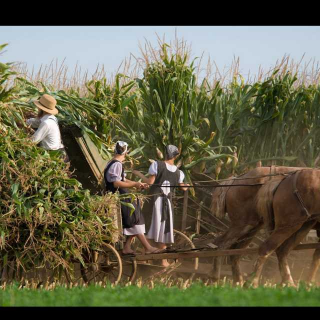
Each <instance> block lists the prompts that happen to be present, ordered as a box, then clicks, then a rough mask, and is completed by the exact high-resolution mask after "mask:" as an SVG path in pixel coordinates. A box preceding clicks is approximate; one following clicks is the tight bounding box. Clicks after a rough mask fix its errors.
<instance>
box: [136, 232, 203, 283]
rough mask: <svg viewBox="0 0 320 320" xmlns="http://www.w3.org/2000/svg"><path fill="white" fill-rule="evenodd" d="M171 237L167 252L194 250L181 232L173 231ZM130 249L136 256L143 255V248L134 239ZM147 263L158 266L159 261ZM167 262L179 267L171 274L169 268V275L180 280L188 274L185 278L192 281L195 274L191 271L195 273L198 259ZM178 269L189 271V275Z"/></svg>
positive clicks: (192, 245) (190, 242)
mask: <svg viewBox="0 0 320 320" xmlns="http://www.w3.org/2000/svg"><path fill="white" fill-rule="evenodd" d="M173 236H174V244H173V245H171V246H168V247H167V250H168V251H176V250H179V251H180V250H181V251H183V250H190V249H195V246H194V244H193V243H192V241H191V240H190V239H189V238H188V237H187V236H186V235H185V234H183V233H182V232H180V231H178V230H175V229H173ZM132 247H133V249H134V250H135V252H136V254H144V248H143V246H142V245H141V243H140V241H139V240H138V239H134V242H133V245H132ZM147 262H149V263H151V264H153V265H159V264H160V260H148V261H147ZM168 262H169V263H172V264H173V263H174V262H176V263H179V264H181V265H180V266H179V268H178V269H177V270H175V271H173V272H171V269H170V268H169V269H168V272H167V273H170V272H171V273H170V274H174V275H175V276H178V277H182V278H185V277H186V275H187V274H188V276H187V277H188V278H191V279H192V278H193V277H194V275H195V273H194V272H192V271H195V270H197V269H198V265H199V258H188V259H181V258H179V259H175V260H172V259H170V260H168ZM179 269H180V270H182V269H184V270H186V269H189V270H190V273H189V272H187V273H182V272H179Z"/></svg>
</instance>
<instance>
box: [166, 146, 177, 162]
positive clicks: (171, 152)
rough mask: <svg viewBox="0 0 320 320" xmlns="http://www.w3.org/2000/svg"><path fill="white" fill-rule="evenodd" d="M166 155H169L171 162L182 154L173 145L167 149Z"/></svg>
mask: <svg viewBox="0 0 320 320" xmlns="http://www.w3.org/2000/svg"><path fill="white" fill-rule="evenodd" d="M166 153H167V159H168V160H170V159H172V158H174V157H175V156H177V155H178V154H180V152H179V149H178V148H177V147H176V146H174V145H172V144H169V145H168V146H167V147H166Z"/></svg>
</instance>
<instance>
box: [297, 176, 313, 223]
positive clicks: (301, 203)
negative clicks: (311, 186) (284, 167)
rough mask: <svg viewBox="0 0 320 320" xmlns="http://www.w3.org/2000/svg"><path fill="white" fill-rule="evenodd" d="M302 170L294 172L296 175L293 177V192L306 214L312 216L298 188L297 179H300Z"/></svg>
mask: <svg viewBox="0 0 320 320" xmlns="http://www.w3.org/2000/svg"><path fill="white" fill-rule="evenodd" d="M300 172H301V170H299V171H296V172H295V173H294V177H293V193H294V195H295V196H296V197H297V199H298V201H299V203H300V205H301V207H302V212H303V213H305V214H306V216H307V217H311V214H310V213H309V211H308V209H307V208H306V206H305V204H304V202H303V200H302V198H301V195H300V193H299V191H298V189H297V179H298V176H299V174H300Z"/></svg>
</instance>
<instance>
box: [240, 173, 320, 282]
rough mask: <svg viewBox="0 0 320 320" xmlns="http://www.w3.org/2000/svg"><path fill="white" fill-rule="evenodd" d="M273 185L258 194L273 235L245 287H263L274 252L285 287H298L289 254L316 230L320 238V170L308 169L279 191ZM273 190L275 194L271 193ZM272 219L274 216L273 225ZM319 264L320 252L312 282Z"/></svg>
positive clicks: (280, 185) (290, 178) (316, 254)
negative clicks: (265, 268)
mask: <svg viewBox="0 0 320 320" xmlns="http://www.w3.org/2000/svg"><path fill="white" fill-rule="evenodd" d="M271 184H272V182H268V183H267V184H266V185H265V186H263V187H262V188H261V190H260V191H259V192H258V194H257V199H258V200H257V205H256V208H257V210H258V212H259V214H260V217H264V218H265V219H266V220H267V230H270V231H271V230H272V232H270V234H269V236H268V238H267V239H266V240H265V241H264V242H263V243H262V245H260V246H259V252H258V258H257V260H256V262H255V265H254V270H253V272H252V273H251V274H250V275H249V277H248V279H247V281H246V282H245V287H249V286H253V287H257V286H258V285H259V278H260V275H261V272H262V268H263V265H264V263H265V261H266V260H267V258H268V257H269V256H270V255H271V254H272V253H274V252H276V254H277V257H278V260H279V269H280V273H281V277H282V283H285V284H286V285H288V286H295V284H294V281H293V279H292V276H291V272H290V268H289V265H288V262H287V257H288V254H289V252H290V251H291V250H292V249H293V248H294V247H295V246H296V245H297V244H299V243H300V242H301V241H302V240H303V238H304V237H305V236H306V235H307V234H308V232H309V231H310V230H311V229H312V228H314V229H317V232H318V236H319V222H320V201H319V200H318V193H319V185H320V170H319V169H310V168H308V169H306V168H305V169H303V170H299V171H297V172H295V173H293V174H291V175H289V176H287V177H286V178H284V179H282V180H281V181H280V182H279V183H278V185H277V186H276V187H275V186H272V185H271ZM272 189H273V191H274V192H270V191H272ZM272 193H274V194H273V195H272ZM266 194H267V195H266ZM270 212H271V213H272V214H271V215H270ZM268 216H269V218H270V217H271V216H272V218H273V221H272V222H270V219H269V218H268ZM268 220H269V221H268ZM272 224H273V225H272ZM319 264H320V250H319V249H317V250H315V252H314V255H313V261H312V265H311V270H310V273H309V276H308V282H312V281H314V278H315V274H316V271H317V269H318V267H319Z"/></svg>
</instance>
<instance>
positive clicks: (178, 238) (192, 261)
mask: <svg viewBox="0 0 320 320" xmlns="http://www.w3.org/2000/svg"><path fill="white" fill-rule="evenodd" d="M173 235H174V243H173V244H172V245H171V246H170V247H168V248H167V250H168V251H178V252H179V251H188V250H190V249H195V248H196V247H195V245H194V244H193V242H192V241H191V240H190V239H189V237H188V236H186V235H185V234H184V233H182V232H180V231H178V230H173ZM168 262H169V263H174V262H175V263H179V264H181V265H180V266H179V267H178V269H176V270H175V271H174V272H173V274H174V275H175V276H176V277H179V278H189V279H192V278H193V277H194V275H195V271H196V270H198V267H199V258H197V257H196V258H184V259H182V258H178V259H168ZM179 269H180V270H181V271H182V269H183V270H184V271H187V272H179ZM188 270H189V271H188Z"/></svg>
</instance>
